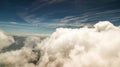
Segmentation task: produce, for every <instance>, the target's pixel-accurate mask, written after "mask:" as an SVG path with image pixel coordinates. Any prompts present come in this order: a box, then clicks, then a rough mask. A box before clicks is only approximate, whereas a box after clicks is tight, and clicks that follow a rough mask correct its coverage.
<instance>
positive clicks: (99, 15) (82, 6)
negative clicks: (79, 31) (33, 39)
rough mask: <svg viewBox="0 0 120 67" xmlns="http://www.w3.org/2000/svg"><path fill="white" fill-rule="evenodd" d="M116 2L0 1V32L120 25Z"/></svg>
mask: <svg viewBox="0 0 120 67" xmlns="http://www.w3.org/2000/svg"><path fill="white" fill-rule="evenodd" d="M119 6H120V1H119V0H1V1H0V29H2V30H5V31H6V32H9V33H11V34H50V33H52V32H53V31H54V30H55V29H56V28H59V27H67V28H79V27H82V26H85V25H88V26H89V25H92V24H94V23H96V22H98V21H106V20H107V21H111V22H112V23H113V24H115V25H119V24H120V23H119V22H120V20H119V19H120V7H119Z"/></svg>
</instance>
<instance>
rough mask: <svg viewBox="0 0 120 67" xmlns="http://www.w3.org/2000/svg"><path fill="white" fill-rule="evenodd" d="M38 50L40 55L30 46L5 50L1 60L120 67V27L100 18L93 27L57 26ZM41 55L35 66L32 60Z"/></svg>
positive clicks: (51, 66) (18, 64)
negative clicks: (15, 49) (10, 50)
mask: <svg viewBox="0 0 120 67" xmlns="http://www.w3.org/2000/svg"><path fill="white" fill-rule="evenodd" d="M31 38H32V39H33V40H32V39H31ZM28 40H30V41H31V40H32V41H34V40H39V39H38V38H36V37H35V38H33V37H30V38H28ZM29 44H30V43H29ZM36 49H38V50H40V54H39V56H38V53H36V52H34V51H32V50H33V49H31V48H27V47H24V48H22V49H21V50H17V51H12V52H7V53H2V54H0V63H1V64H8V65H11V66H12V67H28V66H29V67H119V66H120V64H119V63H120V28H119V27H117V26H114V25H113V24H112V23H110V22H109V21H101V22H99V23H97V24H95V25H94V28H79V29H71V28H58V29H56V31H55V32H54V33H53V34H52V35H51V36H50V37H48V38H46V39H45V40H44V41H42V42H41V43H37V46H36ZM38 57H39V58H40V59H39V61H37V64H36V65H35V64H33V63H29V61H34V60H36V58H38Z"/></svg>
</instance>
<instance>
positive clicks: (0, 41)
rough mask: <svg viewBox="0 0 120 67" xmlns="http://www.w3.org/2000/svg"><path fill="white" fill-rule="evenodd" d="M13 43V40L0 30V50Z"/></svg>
mask: <svg viewBox="0 0 120 67" xmlns="http://www.w3.org/2000/svg"><path fill="white" fill-rule="evenodd" d="M12 43H14V38H13V37H12V36H9V35H6V33H5V32H3V31H1V30H0V50H1V49H2V48H4V47H7V46H9V45H11V44H12Z"/></svg>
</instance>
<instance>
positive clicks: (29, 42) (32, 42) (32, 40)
mask: <svg viewBox="0 0 120 67" xmlns="http://www.w3.org/2000/svg"><path fill="white" fill-rule="evenodd" d="M40 42H41V39H40V37H38V36H28V37H27V38H26V40H25V41H24V44H25V47H31V48H34V47H35V46H36V45H37V43H40Z"/></svg>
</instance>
